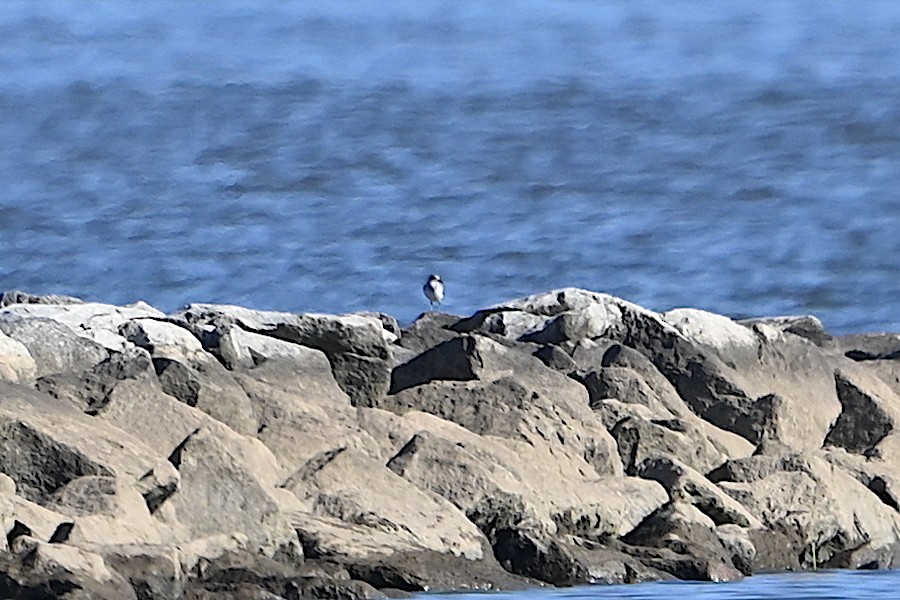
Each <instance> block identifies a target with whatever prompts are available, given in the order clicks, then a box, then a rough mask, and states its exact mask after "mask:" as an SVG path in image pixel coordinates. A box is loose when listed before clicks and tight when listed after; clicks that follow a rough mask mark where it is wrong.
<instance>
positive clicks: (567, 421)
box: [377, 335, 621, 475]
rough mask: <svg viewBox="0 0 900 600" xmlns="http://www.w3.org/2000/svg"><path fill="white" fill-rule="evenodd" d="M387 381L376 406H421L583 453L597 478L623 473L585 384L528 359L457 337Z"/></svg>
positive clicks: (481, 428) (470, 424) (475, 427)
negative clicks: (390, 384) (387, 389)
mask: <svg viewBox="0 0 900 600" xmlns="http://www.w3.org/2000/svg"><path fill="white" fill-rule="evenodd" d="M419 379H421V380H423V381H433V383H429V384H427V385H422V384H421V383H422V382H420V381H418V380H419ZM437 380H457V381H462V382H464V383H455V382H453V381H437ZM392 381H393V388H392V394H391V395H389V396H386V397H384V398H383V399H382V400H381V401H380V402H379V403H378V405H377V406H378V407H380V408H385V409H388V410H392V411H394V412H398V413H400V414H402V413H404V412H406V411H409V410H421V411H424V412H429V413H431V414H435V415H437V416H440V417H442V418H444V419H447V420H451V421H454V422H456V423H459V424H460V425H462V426H463V427H466V428H468V429H470V430H472V431H474V432H476V433H480V434H490V435H497V436H501V437H511V438H525V439H529V440H532V443H534V444H541V445H545V444H551V445H554V446H558V447H560V448H561V449H565V450H567V451H569V452H572V453H575V454H576V455H579V456H581V457H583V458H584V459H585V460H586V461H587V462H588V463H590V464H591V465H592V466H593V468H594V469H595V470H596V472H597V474H599V475H607V474H612V475H614V474H619V473H621V464H620V463H619V460H618V456H617V454H616V453H615V446H614V442H613V440H612V438H611V437H610V435H609V433H608V432H607V431H606V430H605V429H604V428H603V427H602V426H601V425H600V423H599V422H598V421H597V419H596V417H595V416H594V415H593V414H592V412H591V411H590V409H589V408H588V406H587V399H586V397H585V396H586V394H585V392H584V389H583V388H582V387H581V386H580V385H578V384H577V383H576V382H574V381H572V380H571V379H569V378H567V377H565V376H564V375H562V374H561V373H558V372H556V371H554V370H552V369H549V368H547V367H545V366H544V365H543V364H542V363H541V362H540V361H539V360H537V359H536V358H534V357H533V356H530V355H528V354H525V353H523V352H520V351H518V350H515V349H512V348H508V347H506V346H504V345H502V344H499V343H497V342H495V341H493V340H490V339H488V338H485V337H483V336H480V335H472V336H463V337H460V338H456V339H454V340H450V341H449V342H445V343H443V344H441V345H439V346H436V347H435V348H432V349H431V350H428V351H426V352H424V353H423V354H421V355H419V357H417V358H416V359H414V360H413V361H410V362H409V363H407V364H405V365H402V366H400V367H398V368H397V369H395V370H394V375H393V380H392ZM465 382H468V383H465Z"/></svg>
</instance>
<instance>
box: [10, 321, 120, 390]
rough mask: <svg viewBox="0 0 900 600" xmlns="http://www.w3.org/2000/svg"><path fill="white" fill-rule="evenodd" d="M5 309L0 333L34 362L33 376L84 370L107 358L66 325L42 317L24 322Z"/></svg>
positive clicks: (94, 345) (107, 353)
mask: <svg viewBox="0 0 900 600" xmlns="http://www.w3.org/2000/svg"><path fill="white" fill-rule="evenodd" d="M6 310H8V309H5V310H4V311H0V331H2V332H3V333H4V334H6V335H7V336H9V337H10V338H12V339H14V340H16V341H18V342H19V343H20V344H22V345H23V346H24V347H25V348H27V350H28V353H29V355H30V356H31V357H32V359H33V361H34V365H35V371H34V376H35V377H41V376H43V375H50V374H53V373H69V372H77V371H87V370H89V369H91V368H92V367H94V366H95V365H97V364H99V363H101V362H103V361H104V360H106V359H107V358H108V357H109V352H108V351H107V350H106V349H105V348H104V347H103V346H101V345H100V344H97V343H96V342H93V341H91V340H89V339H86V338H84V337H82V336H80V335H78V334H77V333H75V332H74V331H72V330H71V329H70V328H68V327H67V326H66V325H63V324H61V323H59V322H57V321H53V320H51V319H45V318H27V319H26V318H22V317H19V316H17V315H14V314H9V313H6ZM26 370H27V366H26ZM26 374H27V371H26Z"/></svg>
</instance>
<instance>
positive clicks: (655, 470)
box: [638, 458, 762, 529]
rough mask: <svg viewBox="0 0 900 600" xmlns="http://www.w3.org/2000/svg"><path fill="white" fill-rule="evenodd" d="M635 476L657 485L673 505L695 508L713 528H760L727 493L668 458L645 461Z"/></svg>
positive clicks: (757, 522) (757, 521) (695, 472)
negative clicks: (664, 490) (729, 526)
mask: <svg viewBox="0 0 900 600" xmlns="http://www.w3.org/2000/svg"><path fill="white" fill-rule="evenodd" d="M638 475H639V476H641V477H643V478H645V479H652V480H653V481H657V482H659V483H660V484H661V485H662V486H663V487H664V488H665V489H666V491H667V492H668V493H669V497H670V498H671V499H672V501H673V502H683V503H685V504H690V505H692V506H694V507H696V508H697V509H698V510H699V511H700V512H702V513H703V514H704V515H706V517H708V518H709V519H710V520H712V522H713V523H715V525H716V526H720V525H737V526H740V527H749V528H753V529H759V528H761V527H762V523H760V522H759V520H758V519H757V518H756V517H754V516H753V515H752V514H750V513H749V512H747V510H746V509H745V508H744V507H743V506H741V505H740V504H739V503H738V502H737V501H735V500H734V499H733V498H731V497H730V496H729V495H728V494H726V493H725V492H723V491H722V490H720V489H719V488H717V487H716V486H715V485H714V484H713V483H712V482H711V481H709V480H708V479H706V478H705V477H704V476H703V475H701V474H700V473H698V472H697V471H695V470H694V469H692V468H690V467H689V466H687V465H685V464H683V463H680V462H679V461H677V460H674V459H671V458H655V459H650V460H646V461H644V462H642V463H641V465H640V467H639V468H638Z"/></svg>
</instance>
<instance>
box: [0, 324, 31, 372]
mask: <svg viewBox="0 0 900 600" xmlns="http://www.w3.org/2000/svg"><path fill="white" fill-rule="evenodd" d="M36 374H37V365H36V364H35V362H34V359H33V358H32V357H31V353H30V352H29V351H28V348H26V347H25V344H23V343H22V342H19V341H18V340H14V339H13V338H11V337H9V336H8V335H6V334H5V333H3V332H2V331H0V379H2V380H4V381H9V382H10V383H26V382H29V381H31V380H33V379H34V377H35V375H36Z"/></svg>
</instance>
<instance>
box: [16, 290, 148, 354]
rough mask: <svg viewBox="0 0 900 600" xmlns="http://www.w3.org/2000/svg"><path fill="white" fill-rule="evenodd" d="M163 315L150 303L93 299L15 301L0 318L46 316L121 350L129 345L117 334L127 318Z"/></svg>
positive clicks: (112, 348) (96, 341)
mask: <svg viewBox="0 0 900 600" xmlns="http://www.w3.org/2000/svg"><path fill="white" fill-rule="evenodd" d="M164 316H165V315H163V313H161V312H160V311H158V310H156V309H155V308H153V307H152V306H149V305H148V304H145V303H143V302H137V303H135V304H131V305H128V306H112V305H110V304H99V303H95V302H84V303H77V304H64V305H58V304H14V305H10V306H7V307H6V308H3V309H2V310H0V319H23V320H26V321H30V320H34V319H49V320H51V321H55V322H56V323H59V324H60V325H64V326H66V327H68V328H69V329H70V330H71V331H73V332H74V333H76V334H78V335H79V336H81V337H83V338H85V339H87V340H90V341H92V342H94V343H96V344H99V345H100V346H103V347H104V348H106V349H107V350H113V351H122V350H124V349H126V348H127V347H128V343H127V342H126V340H125V339H124V338H123V337H122V336H121V335H119V327H120V326H121V325H122V324H123V323H124V322H126V321H128V320H130V319H139V318H162V317H164Z"/></svg>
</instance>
